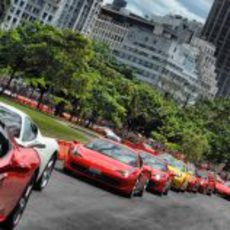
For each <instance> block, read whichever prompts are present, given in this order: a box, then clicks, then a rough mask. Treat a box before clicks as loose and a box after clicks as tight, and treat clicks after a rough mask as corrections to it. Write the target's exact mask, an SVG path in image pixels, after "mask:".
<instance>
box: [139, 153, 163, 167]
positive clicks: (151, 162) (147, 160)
mask: <svg viewBox="0 0 230 230" xmlns="http://www.w3.org/2000/svg"><path fill="white" fill-rule="evenodd" d="M140 155H141V158H142V159H143V162H144V164H145V165H147V166H150V167H151V168H154V169H159V170H161V171H167V166H166V164H164V163H163V162H161V161H160V160H158V159H157V158H156V157H154V156H151V155H150V154H148V153H145V152H141V154H140Z"/></svg>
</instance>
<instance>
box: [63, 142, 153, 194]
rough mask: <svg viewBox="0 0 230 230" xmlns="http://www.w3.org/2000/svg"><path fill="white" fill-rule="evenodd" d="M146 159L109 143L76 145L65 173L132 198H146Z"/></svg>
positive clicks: (67, 159) (68, 159) (125, 148)
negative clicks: (81, 177) (100, 184)
mask: <svg viewBox="0 0 230 230" xmlns="http://www.w3.org/2000/svg"><path fill="white" fill-rule="evenodd" d="M142 166H143V162H142V159H141V158H140V157H139V155H138V153H136V152H135V151H134V150H132V149H130V148H128V147H125V146H123V145H121V144H118V143H116V142H113V141H109V140H105V139H95V140H93V141H91V142H90V143H88V144H86V145H83V144H79V143H75V144H74V145H73V146H72V147H71V149H70V151H69V154H68V156H67V158H66V160H65V162H64V170H65V171H67V172H68V171H71V172H73V173H75V174H77V175H80V176H85V177H87V178H90V179H92V180H95V181H98V182H101V183H102V184H105V185H107V186H109V187H112V188H115V189H116V190H118V191H120V192H122V193H123V194H125V195H127V196H129V197H132V196H134V195H138V196H142V195H143V193H144V191H145V188H146V184H147V182H148V179H149V173H148V172H147V171H145V170H144V169H143V167H142Z"/></svg>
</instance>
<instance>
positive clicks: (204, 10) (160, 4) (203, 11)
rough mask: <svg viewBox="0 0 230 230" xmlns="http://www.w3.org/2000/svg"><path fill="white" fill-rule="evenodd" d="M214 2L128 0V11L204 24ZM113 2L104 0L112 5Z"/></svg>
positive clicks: (208, 0) (198, 0) (199, 0)
mask: <svg viewBox="0 0 230 230" xmlns="http://www.w3.org/2000/svg"><path fill="white" fill-rule="evenodd" d="M213 1H214V0H127V2H128V9H129V10H130V11H132V12H134V13H136V14H138V15H141V16H144V15H146V14H147V15H151V14H156V15H161V16H163V15H167V14H179V15H182V16H184V17H187V18H189V19H192V20H193V19H195V20H197V21H199V22H202V23H204V22H205V20H206V18H207V16H208V13H209V10H210V8H211V6H212V3H213ZM111 2H112V0H104V3H111Z"/></svg>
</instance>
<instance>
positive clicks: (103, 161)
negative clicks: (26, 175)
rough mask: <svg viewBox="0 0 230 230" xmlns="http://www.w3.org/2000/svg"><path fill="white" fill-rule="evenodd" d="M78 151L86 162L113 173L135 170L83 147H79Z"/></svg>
mask: <svg viewBox="0 0 230 230" xmlns="http://www.w3.org/2000/svg"><path fill="white" fill-rule="evenodd" d="M78 151H79V153H80V154H81V155H82V157H83V158H84V159H85V160H87V161H88V162H91V163H92V165H94V166H98V167H101V168H105V169H111V170H113V171H121V170H130V169H133V168H134V167H132V166H130V165H127V164H124V163H122V162H120V161H118V160H115V159H113V158H110V157H108V156H105V155H103V154H101V153H99V152H96V151H93V150H91V149H87V148H85V147H84V146H83V145H78Z"/></svg>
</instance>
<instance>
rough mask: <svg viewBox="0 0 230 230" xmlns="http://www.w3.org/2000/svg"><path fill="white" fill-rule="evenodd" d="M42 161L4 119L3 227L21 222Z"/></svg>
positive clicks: (0, 160) (0, 158)
mask: <svg viewBox="0 0 230 230" xmlns="http://www.w3.org/2000/svg"><path fill="white" fill-rule="evenodd" d="M39 164H40V159H39V157H38V155H37V152H36V151H35V150H33V149H25V148H21V147H20V146H18V145H17V144H16V142H15V141H14V140H13V139H12V138H10V137H9V135H8V133H7V132H6V130H5V127H4V125H3V124H1V123H0V228H3V229H13V228H14V227H15V226H16V225H17V224H18V223H19V221H20V219H21V217H22V214H23V211H24V210H25V208H26V204H27V201H28V199H29V197H30V194H31V191H32V189H33V185H34V183H35V181H36V175H37V174H36V173H37V170H38V169H39Z"/></svg>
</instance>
